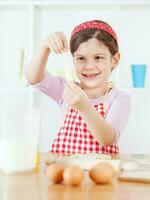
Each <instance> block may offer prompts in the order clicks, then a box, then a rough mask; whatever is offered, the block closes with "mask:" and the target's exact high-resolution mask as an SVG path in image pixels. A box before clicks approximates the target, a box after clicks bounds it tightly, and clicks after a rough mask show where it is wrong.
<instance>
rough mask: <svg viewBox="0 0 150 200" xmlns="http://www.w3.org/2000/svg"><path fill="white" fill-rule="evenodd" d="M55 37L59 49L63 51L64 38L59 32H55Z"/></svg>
mask: <svg viewBox="0 0 150 200" xmlns="http://www.w3.org/2000/svg"><path fill="white" fill-rule="evenodd" d="M54 39H55V43H56V44H57V47H58V48H59V51H60V52H61V53H62V52H63V50H64V45H63V40H62V38H61V37H60V36H59V35H58V34H55V35H54Z"/></svg>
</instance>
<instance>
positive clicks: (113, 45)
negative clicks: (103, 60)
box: [70, 20, 119, 55]
mask: <svg viewBox="0 0 150 200" xmlns="http://www.w3.org/2000/svg"><path fill="white" fill-rule="evenodd" d="M95 22H100V23H103V24H104V25H107V26H109V27H110V25H108V24H107V23H106V22H104V21H100V20H95ZM110 28H111V27H110ZM91 38H96V39H98V40H99V41H100V42H102V43H103V44H104V45H106V46H107V47H108V49H109V51H110V53H111V54H112V55H115V54H116V53H117V52H118V50H119V47H118V43H117V41H116V40H115V38H113V37H112V35H111V34H109V33H108V32H106V31H104V30H102V29H96V28H95V29H93V28H86V29H85V30H81V31H79V32H77V33H75V34H74V35H73V36H72V37H71V40H70V50H71V53H72V54H74V52H75V51H76V50H77V49H78V47H79V45H80V44H82V43H83V42H87V41H88V40H89V39H91Z"/></svg>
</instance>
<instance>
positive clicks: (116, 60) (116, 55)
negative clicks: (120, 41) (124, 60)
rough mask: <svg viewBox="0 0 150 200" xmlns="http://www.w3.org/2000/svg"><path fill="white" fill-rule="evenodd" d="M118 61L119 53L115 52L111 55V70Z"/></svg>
mask: <svg viewBox="0 0 150 200" xmlns="http://www.w3.org/2000/svg"><path fill="white" fill-rule="evenodd" d="M119 61H120V53H119V52H117V53H116V54H115V55H114V56H113V57H112V70H113V69H114V68H116V67H117V65H118V63H119Z"/></svg>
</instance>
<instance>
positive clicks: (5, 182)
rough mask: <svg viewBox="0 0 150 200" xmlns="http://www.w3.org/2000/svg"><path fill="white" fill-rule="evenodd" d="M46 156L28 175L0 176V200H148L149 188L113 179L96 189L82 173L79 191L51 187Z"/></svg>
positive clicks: (149, 195)
mask: <svg viewBox="0 0 150 200" xmlns="http://www.w3.org/2000/svg"><path fill="white" fill-rule="evenodd" d="M46 156H47V154H41V163H40V166H39V168H37V169H35V170H34V171H33V172H30V173H23V174H10V175H8V174H4V173H2V172H0V200H30V199H31V200H78V199H79V200H92V199H93V200H99V199H100V200H141V199H142V200H149V199H150V184H148V183H136V182H127V181H126V182H125V181H119V180H118V179H114V180H113V182H112V183H111V184H107V185H96V184H94V183H93V182H92V181H91V180H90V179H89V177H88V175H87V173H86V172H85V178H84V181H83V183H82V184H81V185H80V186H78V187H69V186H66V185H64V184H63V183H62V184H53V183H52V182H51V181H50V180H48V178H47V177H46V175H45V168H46V166H45V164H44V160H45V159H46Z"/></svg>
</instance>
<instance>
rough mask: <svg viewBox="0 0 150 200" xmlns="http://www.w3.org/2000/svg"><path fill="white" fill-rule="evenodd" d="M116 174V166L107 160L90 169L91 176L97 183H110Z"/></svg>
mask: <svg viewBox="0 0 150 200" xmlns="http://www.w3.org/2000/svg"><path fill="white" fill-rule="evenodd" d="M114 176H115V169H114V167H113V166H112V165H111V164H109V163H106V162H102V163H98V164H97V165H95V166H93V167H92V168H91V169H90V170H89V177H90V178H91V179H92V180H93V181H94V182H95V183H97V184H106V183H109V182H110V181H111V180H112V179H113V178H114Z"/></svg>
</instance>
